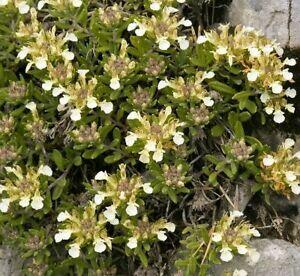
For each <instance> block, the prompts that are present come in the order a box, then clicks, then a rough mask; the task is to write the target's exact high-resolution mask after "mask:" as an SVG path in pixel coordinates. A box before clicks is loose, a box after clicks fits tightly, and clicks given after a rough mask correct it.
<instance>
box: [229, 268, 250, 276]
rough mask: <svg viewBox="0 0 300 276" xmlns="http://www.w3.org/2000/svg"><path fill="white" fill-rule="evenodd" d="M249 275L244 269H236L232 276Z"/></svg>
mask: <svg viewBox="0 0 300 276" xmlns="http://www.w3.org/2000/svg"><path fill="white" fill-rule="evenodd" d="M247 275H248V272H247V271H246V270H244V269H240V270H238V269H235V270H234V271H233V274H232V276H247Z"/></svg>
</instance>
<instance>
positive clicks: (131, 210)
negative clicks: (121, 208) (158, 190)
mask: <svg viewBox="0 0 300 276" xmlns="http://www.w3.org/2000/svg"><path fill="white" fill-rule="evenodd" d="M137 207H139V205H138V204H137V203H135V202H129V203H128V204H127V208H126V213H127V214H128V215H129V216H131V217H133V216H135V215H137V213H138V209H137Z"/></svg>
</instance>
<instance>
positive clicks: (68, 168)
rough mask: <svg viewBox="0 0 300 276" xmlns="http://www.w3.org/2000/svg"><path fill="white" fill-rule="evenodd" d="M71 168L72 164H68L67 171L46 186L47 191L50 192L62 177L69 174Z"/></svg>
mask: <svg viewBox="0 0 300 276" xmlns="http://www.w3.org/2000/svg"><path fill="white" fill-rule="evenodd" d="M71 168H72V164H70V165H69V166H68V167H67V169H66V170H65V171H64V172H63V174H62V175H61V176H60V177H59V178H57V179H56V180H55V181H54V182H53V183H52V184H51V185H49V186H48V190H51V189H52V188H53V187H54V186H55V185H56V184H57V183H58V182H59V181H60V180H62V179H63V178H64V177H66V176H67V175H68V173H69V171H70V170H71Z"/></svg>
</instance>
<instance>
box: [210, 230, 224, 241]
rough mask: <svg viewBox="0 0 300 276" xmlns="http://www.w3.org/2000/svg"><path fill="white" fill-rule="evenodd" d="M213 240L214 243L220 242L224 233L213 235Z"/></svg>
mask: <svg viewBox="0 0 300 276" xmlns="http://www.w3.org/2000/svg"><path fill="white" fill-rule="evenodd" d="M211 239H212V241H214V242H220V241H221V240H222V233H219V232H215V233H213V234H212V237H211Z"/></svg>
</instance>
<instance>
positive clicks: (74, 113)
mask: <svg viewBox="0 0 300 276" xmlns="http://www.w3.org/2000/svg"><path fill="white" fill-rule="evenodd" d="M70 118H71V120H72V121H74V122H76V121H79V120H80V119H81V110H80V109H78V108H75V109H72V110H71V115H70Z"/></svg>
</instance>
